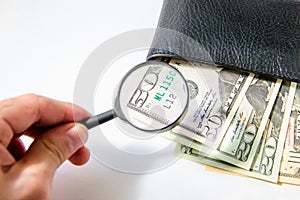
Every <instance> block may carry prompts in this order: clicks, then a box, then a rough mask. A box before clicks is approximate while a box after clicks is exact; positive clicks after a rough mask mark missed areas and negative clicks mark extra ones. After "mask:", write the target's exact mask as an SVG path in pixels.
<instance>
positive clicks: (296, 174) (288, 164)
mask: <svg viewBox="0 0 300 200" xmlns="http://www.w3.org/2000/svg"><path fill="white" fill-rule="evenodd" d="M279 182H282V183H289V184H296V185H300V85H299V84H298V85H297V90H296V95H295V98H294V102H293V107H292V113H291V116H290V120H289V129H288V134H287V137H286V140H285V147H284V152H283V158H282V162H281V168H280V176H279Z"/></svg>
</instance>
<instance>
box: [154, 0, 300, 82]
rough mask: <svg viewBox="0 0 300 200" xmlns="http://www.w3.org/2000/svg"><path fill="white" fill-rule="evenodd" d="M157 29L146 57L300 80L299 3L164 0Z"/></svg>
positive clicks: (289, 0)
mask: <svg viewBox="0 0 300 200" xmlns="http://www.w3.org/2000/svg"><path fill="white" fill-rule="evenodd" d="M157 30H158V31H157V33H156V34H155V36H154V40H153V44H152V48H151V50H150V51H149V55H148V59H151V58H153V57H156V56H180V57H184V58H188V59H191V60H196V61H199V62H206V63H207V62H208V63H209V62H211V63H214V64H216V65H221V66H224V67H230V68H234V69H239V70H244V71H248V72H253V73H256V74H264V75H267V76H272V77H277V78H283V79H287V80H291V81H297V82H300V1H299V0H282V1H279V0H242V1H241V0H222V1H220V0H165V1H164V4H163V8H162V12H161V16H160V20H159V23H158V29H157ZM161 30H164V31H161ZM165 30H171V31H170V32H169V33H168V34H164V32H166V31H165ZM182 35H184V37H185V38H181V36H182ZM186 38H188V39H189V40H190V41H196V42H197V44H196V45H194V46H191V45H186V41H187V39H186Z"/></svg>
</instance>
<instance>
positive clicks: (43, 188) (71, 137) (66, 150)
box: [0, 95, 90, 199]
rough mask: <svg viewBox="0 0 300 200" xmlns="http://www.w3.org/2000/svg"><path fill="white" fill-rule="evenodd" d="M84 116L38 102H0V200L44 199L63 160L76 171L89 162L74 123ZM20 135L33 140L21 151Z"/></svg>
mask: <svg viewBox="0 0 300 200" xmlns="http://www.w3.org/2000/svg"><path fill="white" fill-rule="evenodd" d="M74 116H76V118H77V119H74ZM88 116H90V115H89V114H88V113H87V112H86V111H84V110H83V109H81V108H79V107H77V106H73V105H72V104H70V103H65V102H59V101H55V100H52V99H48V98H46V97H42V96H36V95H23V96H20V97H16V98H11V99H7V100H2V101H0V166H1V170H0V199H49V198H50V194H51V185H52V180H53V175H54V172H55V170H56V169H57V168H58V167H59V166H60V165H61V164H62V163H63V162H64V161H65V160H67V159H69V161H71V162H72V163H73V164H75V165H82V164H84V163H86V162H87V161H88V159H89V157H90V154H89V151H88V150H87V149H86V148H85V147H84V143H85V142H86V140H87V137H88V134H87V129H86V128H85V127H84V126H83V125H80V124H75V123H74V121H76V120H80V119H82V118H85V117H88ZM21 135H27V136H30V137H32V138H34V141H33V143H32V144H31V145H30V147H29V149H28V150H27V151H25V148H24V145H23V143H22V141H21V140H20V139H19V137H20V136H21Z"/></svg>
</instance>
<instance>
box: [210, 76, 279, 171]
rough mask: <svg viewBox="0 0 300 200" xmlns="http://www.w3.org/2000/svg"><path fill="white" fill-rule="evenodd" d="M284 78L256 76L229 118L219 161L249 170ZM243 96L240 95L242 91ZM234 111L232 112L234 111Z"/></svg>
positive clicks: (220, 148)
mask: <svg viewBox="0 0 300 200" xmlns="http://www.w3.org/2000/svg"><path fill="white" fill-rule="evenodd" d="M281 82H282V80H281V79H277V80H276V79H272V78H259V77H256V78H254V79H253V81H252V83H251V85H250V86H249V88H248V90H247V92H246V94H245V95H243V99H242V102H241V103H240V104H239V105H238V109H237V110H236V111H235V110H232V111H231V112H232V115H231V116H230V114H231V113H230V114H229V116H228V117H227V118H226V121H225V124H226V123H229V124H230V125H229V128H228V129H227V130H226V133H225V135H224V138H223V140H222V142H221V144H220V146H219V148H218V150H219V151H218V152H216V153H215V154H214V156H215V157H216V158H218V159H219V160H223V161H226V162H228V163H231V164H233V165H236V166H238V167H241V168H244V169H246V170H249V169H250V167H251V164H252V162H253V159H254V157H255V154H256V152H257V150H258V146H259V143H260V140H261V137H262V135H263V132H264V130H265V127H266V125H267V122H268V119H269V116H270V113H271V110H272V108H273V106H274V103H275V100H276V97H277V94H278V91H279V89H280V86H281ZM239 95H241V94H239ZM234 111H235V113H234V114H233V112H234Z"/></svg>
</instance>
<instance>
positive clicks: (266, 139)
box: [178, 82, 295, 182]
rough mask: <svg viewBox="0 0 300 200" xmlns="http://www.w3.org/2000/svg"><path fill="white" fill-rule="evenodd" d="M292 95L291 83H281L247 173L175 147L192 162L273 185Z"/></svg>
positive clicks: (194, 151) (183, 146)
mask: <svg viewBox="0 0 300 200" xmlns="http://www.w3.org/2000/svg"><path fill="white" fill-rule="evenodd" d="M294 95H295V83H291V85H290V87H289V84H288V83H287V82H285V83H284V84H283V85H282V87H281V89H280V92H279V93H278V96H277V99H276V103H275V104H274V107H273V110H272V113H271V115H270V117H269V120H268V122H269V123H268V125H267V126H266V128H265V130H264V135H263V138H262V140H261V142H260V146H259V151H258V152H257V153H256V157H255V159H254V161H255V162H254V163H253V165H252V167H251V169H250V170H249V171H248V170H245V169H241V168H239V167H236V166H234V165H231V164H229V163H226V162H224V161H221V160H218V159H217V158H216V157H214V156H212V155H209V156H207V155H206V154H205V155H204V154H203V153H201V152H200V151H198V150H196V149H192V148H191V147H187V146H185V145H178V146H179V147H178V149H179V150H180V152H182V153H184V157H185V158H188V159H191V160H193V161H197V162H201V163H203V164H206V165H210V166H213V167H217V168H221V169H224V170H228V171H231V172H235V173H239V174H243V175H246V176H251V177H254V178H258V179H263V180H266V181H270V182H277V181H278V174H279V169H280V162H281V158H282V152H283V146H284V141H285V136H286V133H287V128H288V119H289V116H290V112H291V108H292V102H293V99H294Z"/></svg>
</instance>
